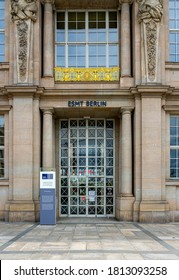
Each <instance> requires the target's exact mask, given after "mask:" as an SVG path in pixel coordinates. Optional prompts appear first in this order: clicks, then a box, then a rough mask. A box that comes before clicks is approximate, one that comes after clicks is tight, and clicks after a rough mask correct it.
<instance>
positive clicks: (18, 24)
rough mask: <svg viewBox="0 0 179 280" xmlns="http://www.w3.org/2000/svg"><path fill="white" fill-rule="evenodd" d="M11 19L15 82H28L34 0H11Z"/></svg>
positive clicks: (35, 11)
mask: <svg viewBox="0 0 179 280" xmlns="http://www.w3.org/2000/svg"><path fill="white" fill-rule="evenodd" d="M11 15H12V21H13V22H14V23H15V38H16V50H15V52H16V65H17V74H16V73H15V75H16V78H14V80H15V82H17V83H29V74H30V73H32V71H31V70H32V69H30V68H29V67H30V66H31V65H32V63H30V59H31V55H30V52H31V51H32V49H31V48H32V43H33V36H32V33H33V22H35V21H36V19H37V3H36V0H11Z"/></svg>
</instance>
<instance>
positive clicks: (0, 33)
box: [0, 0, 5, 62]
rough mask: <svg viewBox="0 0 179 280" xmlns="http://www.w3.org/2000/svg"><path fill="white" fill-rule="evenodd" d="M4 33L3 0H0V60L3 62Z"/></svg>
mask: <svg viewBox="0 0 179 280" xmlns="http://www.w3.org/2000/svg"><path fill="white" fill-rule="evenodd" d="M4 50H5V35H4V0H0V62H4Z"/></svg>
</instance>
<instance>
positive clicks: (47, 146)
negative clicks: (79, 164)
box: [42, 109, 53, 169]
mask: <svg viewBox="0 0 179 280" xmlns="http://www.w3.org/2000/svg"><path fill="white" fill-rule="evenodd" d="M42 159H43V169H52V168H53V109H44V110H43V154H42Z"/></svg>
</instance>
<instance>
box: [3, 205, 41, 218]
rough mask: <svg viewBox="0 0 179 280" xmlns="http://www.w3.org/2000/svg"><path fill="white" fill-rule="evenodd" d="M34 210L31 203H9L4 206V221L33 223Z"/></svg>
mask: <svg viewBox="0 0 179 280" xmlns="http://www.w3.org/2000/svg"><path fill="white" fill-rule="evenodd" d="M35 208H36V207H35V204H34V202H32V201H12V202H11V201H10V202H9V203H7V204H6V206H5V212H6V214H5V221H7V222H35V221H36V217H35Z"/></svg>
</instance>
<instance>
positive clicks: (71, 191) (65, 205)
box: [59, 119, 115, 217]
mask: <svg viewBox="0 0 179 280" xmlns="http://www.w3.org/2000/svg"><path fill="white" fill-rule="evenodd" d="M60 151H61V153H60V181H59V182H60V207H59V209H60V216H89V217H95V216H100V217H102V216H103V217H106V216H114V193H115V191H114V121H113V120H104V119H89V120H86V119H74V120H73V119H72V120H62V121H61V122H60Z"/></svg>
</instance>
